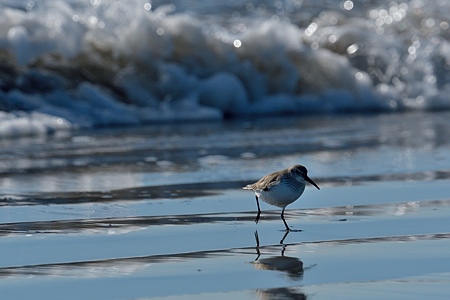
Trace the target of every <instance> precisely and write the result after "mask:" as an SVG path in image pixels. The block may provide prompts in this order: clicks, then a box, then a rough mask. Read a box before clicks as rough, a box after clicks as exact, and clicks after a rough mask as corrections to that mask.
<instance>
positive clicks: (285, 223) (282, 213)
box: [281, 207, 302, 244]
mask: <svg viewBox="0 0 450 300" xmlns="http://www.w3.org/2000/svg"><path fill="white" fill-rule="evenodd" d="M285 209H286V207H283V210H282V211H281V219H282V220H283V223H284V226H286V231H297V232H300V231H302V230H301V229H291V228H290V227H289V226H288V224H287V222H286V220H285V219H284V210H285ZM283 240H284V239H283ZM281 244H282V243H281Z"/></svg>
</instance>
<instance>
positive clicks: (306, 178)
mask: <svg viewBox="0 0 450 300" xmlns="http://www.w3.org/2000/svg"><path fill="white" fill-rule="evenodd" d="M305 180H306V181H308V182H309V183H311V184H312V185H313V186H315V187H316V188H317V189H318V190H320V187H319V186H318V185H317V184H316V183H315V182H314V181H312V179H311V178H309V177H308V176H305Z"/></svg>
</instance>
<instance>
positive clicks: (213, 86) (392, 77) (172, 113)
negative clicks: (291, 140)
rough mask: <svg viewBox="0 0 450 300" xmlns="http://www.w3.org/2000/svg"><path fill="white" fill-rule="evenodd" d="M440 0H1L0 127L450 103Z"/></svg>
mask: <svg viewBox="0 0 450 300" xmlns="http://www.w3.org/2000/svg"><path fill="white" fill-rule="evenodd" d="M449 10H450V5H449V2H448V1H443V0H442V1H433V2H427V1H417V0H415V1H402V2H400V1H399V2H395V1H387V0H386V1H350V0H348V1H295V0H283V1H275V2H273V1H262V0H261V1H220V2H217V1H214V2H210V1H171V2H166V1H145V0H126V1H125V0H123V1H100V0H99V1H76V0H69V1H68V0H52V1H28V0H26V1H7V0H3V1H0V20H1V21H0V22H1V23H0V25H1V26H0V28H1V29H0V63H1V68H0V136H16V135H29V134H46V133H49V132H50V133H51V132H54V131H62V130H67V129H72V128H80V127H82V128H90V127H97V126H111V125H115V126H117V125H139V124H144V123H155V122H156V123H159V122H168V121H169V122H175V121H179V120H204V119H223V118H224V117H229V116H232V117H233V116H242V115H277V114H293V113H294V114H308V113H311V112H313V113H334V112H348V111H351V112H366V111H390V112H396V111H404V110H436V109H448V108H449V107H450V106H449V100H448V96H447V95H448V89H449V87H448V81H449V76H450V75H449V74H450V73H449V69H450V67H449V61H450V58H449V53H450V51H449V49H450V46H449V27H450V20H449V17H448V16H450V11H449Z"/></svg>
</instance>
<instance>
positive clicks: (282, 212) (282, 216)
mask: <svg viewBox="0 0 450 300" xmlns="http://www.w3.org/2000/svg"><path fill="white" fill-rule="evenodd" d="M285 208H286V207H283V210H282V211H281V220H283V223H284V226H286V231H291V229H290V228H289V226H288V224H287V223H286V220H285V219H284V210H285Z"/></svg>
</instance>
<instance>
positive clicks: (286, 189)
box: [255, 184, 305, 207]
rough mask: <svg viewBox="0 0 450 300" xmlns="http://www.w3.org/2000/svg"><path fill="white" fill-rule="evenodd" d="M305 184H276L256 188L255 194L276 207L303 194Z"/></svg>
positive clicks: (284, 204)
mask: <svg viewBox="0 0 450 300" xmlns="http://www.w3.org/2000/svg"><path fill="white" fill-rule="evenodd" d="M304 190H305V185H303V186H298V187H295V188H293V187H292V186H288V185H284V184H278V185H275V186H272V187H271V188H270V189H269V190H267V191H264V190H256V191H255V194H256V196H258V198H259V199H261V200H262V201H264V202H266V203H269V204H271V205H275V206H278V207H285V206H286V205H288V204H290V203H292V202H294V201H295V200H297V199H298V197H300V196H301V195H302V194H303V191H304Z"/></svg>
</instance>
